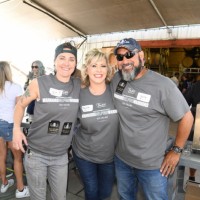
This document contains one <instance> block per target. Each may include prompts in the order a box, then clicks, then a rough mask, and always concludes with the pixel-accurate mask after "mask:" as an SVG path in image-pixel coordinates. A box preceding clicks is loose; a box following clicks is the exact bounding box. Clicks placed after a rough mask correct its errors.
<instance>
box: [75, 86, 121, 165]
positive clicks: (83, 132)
mask: <svg viewBox="0 0 200 200" xmlns="http://www.w3.org/2000/svg"><path fill="white" fill-rule="evenodd" d="M78 121H79V122H80V126H79V129H78V131H77V133H76V134H75V135H74V139H73V142H72V147H73V150H74V151H75V153H76V155H77V156H78V157H80V158H82V159H85V160H88V161H91V162H95V163H105V162H111V161H112V160H113V156H114V152H115V146H116V143H117V137H118V131H119V129H118V125H119V121H118V114H117V110H116V109H115V107H114V104H113V99H112V94H111V91H110V86H109V85H108V86H107V89H106V91H105V92H104V93H103V94H102V95H97V96H96V95H93V94H91V93H90V91H89V89H88V88H84V89H81V93H80V108H79V114H78Z"/></svg>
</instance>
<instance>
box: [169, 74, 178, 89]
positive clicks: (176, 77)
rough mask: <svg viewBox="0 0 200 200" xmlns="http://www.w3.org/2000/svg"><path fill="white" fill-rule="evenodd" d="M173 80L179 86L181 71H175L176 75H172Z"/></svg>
mask: <svg viewBox="0 0 200 200" xmlns="http://www.w3.org/2000/svg"><path fill="white" fill-rule="evenodd" d="M171 80H172V81H173V82H174V83H175V84H176V86H177V87H179V73H178V72H175V73H174V75H173V76H172V77H171Z"/></svg>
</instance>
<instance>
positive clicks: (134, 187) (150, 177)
mask: <svg viewBox="0 0 200 200" xmlns="http://www.w3.org/2000/svg"><path fill="white" fill-rule="evenodd" d="M114 162H115V170H116V177H117V187H118V192H119V195H120V200H136V199H137V192H138V186H140V187H141V189H142V190H143V193H144V196H145V199H146V200H168V190H167V177H164V176H162V174H161V173H160V169H155V170H142V169H136V168H134V167H131V166H129V165H127V164H126V163H124V162H123V161H122V160H120V159H119V158H118V157H117V156H115V158H114Z"/></svg>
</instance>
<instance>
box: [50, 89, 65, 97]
mask: <svg viewBox="0 0 200 200" xmlns="http://www.w3.org/2000/svg"><path fill="white" fill-rule="evenodd" d="M49 93H50V94H51V95H52V96H55V97H61V96H62V94H63V91H62V90H57V89H54V88H50V89H49Z"/></svg>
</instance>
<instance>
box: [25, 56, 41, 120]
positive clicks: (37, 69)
mask: <svg viewBox="0 0 200 200" xmlns="http://www.w3.org/2000/svg"><path fill="white" fill-rule="evenodd" d="M43 75H45V67H44V65H43V63H42V62H41V61H40V60H35V61H34V62H32V65H31V71H30V72H29V74H28V76H27V81H26V82H25V85H24V90H26V88H27V87H28V86H29V84H30V83H31V81H32V80H33V79H34V78H38V77H40V76H43ZM34 107H35V100H33V101H32V102H31V103H30V104H29V105H28V107H27V110H26V112H27V114H28V121H29V122H30V123H31V122H32V120H33V114H34Z"/></svg>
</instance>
